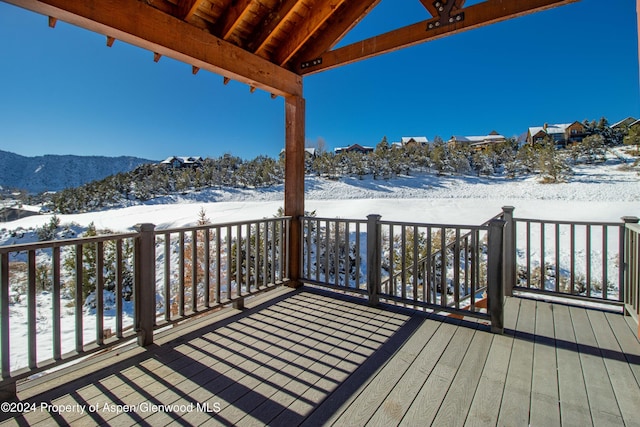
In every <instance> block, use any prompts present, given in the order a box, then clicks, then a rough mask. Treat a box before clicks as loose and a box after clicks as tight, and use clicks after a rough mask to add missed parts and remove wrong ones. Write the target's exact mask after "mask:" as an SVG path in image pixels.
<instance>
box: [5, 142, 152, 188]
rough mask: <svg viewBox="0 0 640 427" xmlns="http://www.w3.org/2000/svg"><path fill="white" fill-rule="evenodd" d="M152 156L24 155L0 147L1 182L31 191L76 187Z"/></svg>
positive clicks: (128, 169)
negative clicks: (144, 157) (142, 157)
mask: <svg viewBox="0 0 640 427" xmlns="http://www.w3.org/2000/svg"><path fill="white" fill-rule="evenodd" d="M144 163H153V161H152V160H147V159H141V158H137V157H126V156H121V157H103V156H73V155H64V156H61V155H45V156H37V157H25V156H21V155H19V154H14V153H10V152H8V151H2V150H0V186H1V187H2V188H15V189H21V190H27V191H29V192H31V193H41V192H43V191H58V190H62V189H64V188H70V187H78V186H80V185H84V184H86V183H88V182H91V181H95V180H99V179H103V178H105V177H107V176H110V175H114V174H117V173H120V172H128V171H131V170H133V169H134V168H136V167H137V166H139V165H141V164H144Z"/></svg>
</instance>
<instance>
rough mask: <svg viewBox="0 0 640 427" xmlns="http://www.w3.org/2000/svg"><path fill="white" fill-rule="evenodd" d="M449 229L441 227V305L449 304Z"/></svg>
mask: <svg viewBox="0 0 640 427" xmlns="http://www.w3.org/2000/svg"><path fill="white" fill-rule="evenodd" d="M447 291H448V288H447V229H446V228H445V227H440V305H442V306H443V307H446V306H447V305H448V304H447Z"/></svg>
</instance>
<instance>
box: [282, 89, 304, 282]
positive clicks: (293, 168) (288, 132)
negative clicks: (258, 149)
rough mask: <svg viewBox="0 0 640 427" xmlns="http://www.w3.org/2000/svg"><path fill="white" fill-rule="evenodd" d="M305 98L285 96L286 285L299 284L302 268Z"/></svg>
mask: <svg viewBox="0 0 640 427" xmlns="http://www.w3.org/2000/svg"><path fill="white" fill-rule="evenodd" d="M304 132H305V101H304V98H302V97H301V96H287V97H286V98H285V139H286V141H285V178H284V214H285V215H287V216H290V217H291V227H290V232H289V253H288V254H287V255H288V257H289V279H290V282H289V286H291V287H299V286H300V285H301V284H302V283H300V281H299V279H300V273H301V271H302V270H301V269H302V226H301V221H300V218H301V217H303V216H304V140H305V133H304Z"/></svg>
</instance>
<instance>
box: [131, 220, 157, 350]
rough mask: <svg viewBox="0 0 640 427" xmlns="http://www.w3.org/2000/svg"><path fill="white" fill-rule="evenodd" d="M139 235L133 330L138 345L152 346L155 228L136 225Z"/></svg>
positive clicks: (136, 244) (154, 292) (154, 304)
mask: <svg viewBox="0 0 640 427" xmlns="http://www.w3.org/2000/svg"><path fill="white" fill-rule="evenodd" d="M134 228H135V230H136V231H137V232H138V233H140V234H139V235H138V237H136V239H135V255H134V256H135V284H134V298H135V330H136V332H137V334H138V345H139V346H141V347H146V346H148V345H151V344H153V326H154V324H155V316H156V295H155V294H156V286H155V285H156V265H155V261H156V257H155V255H156V254H155V247H156V245H155V228H156V226H155V225H153V224H137V225H135V226H134Z"/></svg>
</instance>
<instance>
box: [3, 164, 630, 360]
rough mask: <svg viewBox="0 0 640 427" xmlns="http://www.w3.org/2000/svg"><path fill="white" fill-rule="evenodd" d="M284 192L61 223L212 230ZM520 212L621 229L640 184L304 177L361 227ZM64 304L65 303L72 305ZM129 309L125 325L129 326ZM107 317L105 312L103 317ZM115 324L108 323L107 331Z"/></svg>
mask: <svg viewBox="0 0 640 427" xmlns="http://www.w3.org/2000/svg"><path fill="white" fill-rule="evenodd" d="M283 200H284V189H283V187H282V186H279V187H275V188H270V189H260V190H251V189H246V190H240V189H229V190H218V189H211V190H206V191H200V192H193V193H188V194H184V195H180V196H171V197H162V198H157V199H154V200H152V201H149V202H146V203H144V204H139V205H135V206H126V207H119V208H114V209H109V210H103V211H99V212H92V213H85V214H76V215H59V218H60V222H61V225H62V226H64V225H66V224H74V225H73V226H72V227H71V229H72V230H73V231H74V233H72V234H71V235H69V236H68V237H75V236H76V235H81V233H82V232H83V230H84V229H85V228H86V227H87V226H88V225H89V224H90V223H92V222H93V223H94V224H95V226H96V228H97V229H98V230H100V229H110V230H112V231H114V232H120V231H122V232H124V231H130V230H131V229H132V227H133V226H134V225H135V224H138V223H153V224H155V225H156V227H157V228H173V227H182V226H189V225H194V224H195V223H196V221H197V220H198V213H199V212H200V211H201V209H204V211H205V212H206V216H207V217H208V218H209V219H210V221H211V222H212V223H224V222H232V221H243V220H250V219H261V218H264V217H272V216H274V215H275V214H276V212H277V210H278V208H280V207H282V206H283ZM505 205H511V206H514V207H515V208H516V210H515V216H516V217H520V218H537V219H554V220H576V221H612V222H615V221H619V220H620V218H621V217H622V216H640V176H639V173H638V171H637V169H636V170H622V169H621V168H620V162H619V160H617V159H610V160H609V161H608V162H607V163H605V164H601V165H597V166H581V167H577V168H575V174H574V175H573V176H572V177H571V179H570V181H569V182H567V183H562V184H541V183H539V182H538V181H537V178H536V177H527V178H519V179H515V180H507V179H504V178H485V177H481V178H478V177H469V176H464V177H460V176H453V177H436V176H434V175H432V174H418V175H413V176H403V177H398V178H395V179H390V180H373V179H371V178H365V179H363V180H359V179H357V178H345V179H342V180H339V181H329V180H325V179H321V178H317V177H308V178H307V179H306V210H307V211H316V215H317V216H318V217H329V218H335V217H340V218H352V219H364V218H365V217H366V216H367V215H369V214H373V213H375V214H380V215H382V217H383V219H384V220H394V221H411V222H424V223H441V224H442V223H445V224H465V225H473V224H480V223H483V222H484V221H486V220H487V219H489V218H491V217H493V216H495V215H496V214H498V213H499V212H500V211H501V207H502V206H505ZM50 218H51V215H38V216H32V217H27V218H23V219H20V220H17V221H13V222H8V223H2V224H0V228H2V232H1V233H0V245H8V244H19V243H29V242H33V241H35V240H37V238H36V236H35V233H34V229H35V227H41V226H43V225H45V224H46V223H48V222H49V220H50ZM25 300H26V298H21V297H20V296H18V302H15V303H13V304H12V307H11V310H10V312H11V328H12V335H11V347H12V348H11V353H12V355H11V358H12V360H11V367H12V369H15V368H18V367H22V366H25V364H26V360H25V354H24V353H25V352H26V347H27V342H26V334H24V333H19V331H20V330H21V327H24V330H25V331H26V321H27V319H26V301H25ZM66 304H68V302H66ZM37 306H38V307H37V311H38V313H37V323H38V326H37V329H38V335H39V336H40V334H42V336H44V337H50V336H51V327H52V326H51V321H50V317H51V295H50V294H48V293H42V294H40V295H38V300H37ZM62 311H63V313H62V324H63V331H71V332H63V353H64V352H65V351H69V350H71V349H73V345H74V344H73V335H74V334H73V333H72V331H73V321H74V316H73V310H72V309H70V308H69V307H68V305H67V306H63V310H62ZM129 313H131V310H130V309H127V308H125V319H124V321H125V324H130V323H131V321H132V319H131V318H130V317H127V316H128V314H129ZM106 314H108V313H106ZM84 317H85V324H84V330H85V334H84V335H85V337H86V338H87V340H91V339H93V338H94V337H95V319H94V317H95V316H91V315H85V316H84ZM113 321H114V319H113V317H110V316H105V327H112V325H111V323H112V322H113ZM50 352H51V343H50V338H48V339H46V340H40V339H39V348H38V354H39V355H40V354H43V355H46V354H50Z"/></svg>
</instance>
